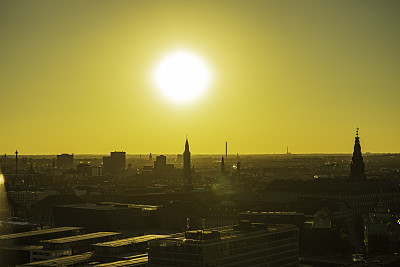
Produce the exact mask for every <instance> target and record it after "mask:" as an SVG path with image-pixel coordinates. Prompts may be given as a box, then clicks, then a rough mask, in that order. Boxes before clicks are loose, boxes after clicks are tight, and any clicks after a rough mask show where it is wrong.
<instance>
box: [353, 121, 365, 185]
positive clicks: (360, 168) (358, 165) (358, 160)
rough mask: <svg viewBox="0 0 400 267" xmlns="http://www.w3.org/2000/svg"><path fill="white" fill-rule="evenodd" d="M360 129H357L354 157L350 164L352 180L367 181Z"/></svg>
mask: <svg viewBox="0 0 400 267" xmlns="http://www.w3.org/2000/svg"><path fill="white" fill-rule="evenodd" d="M358 130H359V128H358V127H357V128H356V137H355V142H354V151H353V157H352V159H351V164H350V179H352V180H362V179H365V172H364V171H365V165H364V159H363V156H362V154H361V145H360V137H359V136H358Z"/></svg>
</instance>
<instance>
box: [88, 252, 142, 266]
mask: <svg viewBox="0 0 400 267" xmlns="http://www.w3.org/2000/svg"><path fill="white" fill-rule="evenodd" d="M147 262H148V256H147V254H143V256H139V257H137V258H134V259H130V260H123V261H114V262H108V263H102V264H98V265H95V266H96V267H97V266H98V267H101V266H103V267H106V266H108V267H117V266H134V265H135V264H144V263H147Z"/></svg>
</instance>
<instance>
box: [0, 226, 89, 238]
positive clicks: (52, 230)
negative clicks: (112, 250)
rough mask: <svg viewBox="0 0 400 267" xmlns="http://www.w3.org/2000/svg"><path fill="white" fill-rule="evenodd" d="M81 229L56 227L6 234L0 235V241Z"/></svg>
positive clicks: (80, 228) (79, 228)
mask: <svg viewBox="0 0 400 267" xmlns="http://www.w3.org/2000/svg"><path fill="white" fill-rule="evenodd" d="M82 229H84V228H83V227H57V228H50V229H45V230H37V231H29V232H23V233H15V234H8V235H0V241H1V240H8V239H16V238H24V237H30V236H36V235H45V234H51V233H58V232H65V231H73V230H82Z"/></svg>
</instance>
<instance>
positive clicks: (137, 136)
mask: <svg viewBox="0 0 400 267" xmlns="http://www.w3.org/2000/svg"><path fill="white" fill-rule="evenodd" d="M399 14H400V1H396V0H394V1H378V0H376V1H366V0H362V1H348V0H346V1H344V0H343V1H340V0H333V1H328V0H325V1H317V0H316V1H299V0H293V1H282V0H277V1H266V0H260V1H232V0H227V1H205V0H202V1H165V0H162V1H149V0H146V1H119V0H114V1H100V0H95V1H88V0H86V1H82V0H76V1H71V0H66V1H54V0H50V1H40V0H38V1H31V0H29V1H18V0H10V1H4V0H1V1H0V86H1V88H0V100H1V110H2V113H1V114H2V115H1V126H2V130H1V135H0V153H3V154H4V153H7V154H11V153H13V152H14V151H15V149H16V148H18V150H19V151H20V154H41V153H108V152H109V151H114V150H124V151H126V152H127V153H129V154H136V153H149V152H152V153H182V152H183V149H184V141H185V136H186V134H188V137H189V142H190V146H191V151H192V153H194V154H199V153H221V154H222V153H224V150H225V141H226V140H227V141H228V143H229V152H230V153H236V152H238V153H284V152H286V146H287V145H288V146H289V149H290V150H291V151H292V152H293V153H313V152H322V153H332V152H347V153H350V152H352V147H353V144H354V132H355V127H357V126H359V127H360V138H361V145H362V150H363V152H367V151H370V152H400V138H399V137H400V123H399V115H400V104H399V101H400V90H399V89H400V88H399V85H400V15H399ZM177 50H185V51H190V52H192V53H195V54H197V55H198V56H200V57H202V58H203V59H204V60H205V61H206V62H207V63H208V65H209V66H210V68H211V70H212V73H213V82H212V85H211V87H210V88H209V89H208V91H207V93H206V94H205V95H203V97H202V98H200V99H198V100H197V101H195V102H192V103H190V104H188V105H176V104H173V103H171V102H169V101H168V100H166V99H165V98H163V97H162V96H161V95H160V93H159V92H158V91H157V89H156V88H155V87H154V85H153V82H152V80H151V75H152V71H153V70H154V68H155V67H156V66H157V63H158V62H159V61H160V59H161V58H162V57H163V56H164V55H167V54H168V53H171V52H173V51H177Z"/></svg>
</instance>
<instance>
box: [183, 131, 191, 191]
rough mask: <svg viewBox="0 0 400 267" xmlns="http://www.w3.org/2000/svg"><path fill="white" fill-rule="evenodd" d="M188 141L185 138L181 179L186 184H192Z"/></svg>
mask: <svg viewBox="0 0 400 267" xmlns="http://www.w3.org/2000/svg"><path fill="white" fill-rule="evenodd" d="M190 165H191V160H190V151H189V141H188V139H187V136H186V143H185V151H184V152H183V178H184V179H185V181H186V182H187V183H188V184H192V170H191V168H190Z"/></svg>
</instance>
